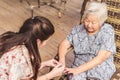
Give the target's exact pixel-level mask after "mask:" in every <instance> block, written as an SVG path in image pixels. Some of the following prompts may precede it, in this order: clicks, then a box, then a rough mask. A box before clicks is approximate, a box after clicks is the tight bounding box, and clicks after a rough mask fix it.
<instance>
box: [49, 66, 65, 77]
mask: <svg viewBox="0 0 120 80" xmlns="http://www.w3.org/2000/svg"><path fill="white" fill-rule="evenodd" d="M64 70H65V66H64V65H62V64H58V65H57V66H55V67H54V68H53V69H52V71H51V72H50V73H51V74H52V75H53V76H55V77H56V76H61V75H62V74H63V72H64Z"/></svg>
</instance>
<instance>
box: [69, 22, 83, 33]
mask: <svg viewBox="0 0 120 80" xmlns="http://www.w3.org/2000/svg"><path fill="white" fill-rule="evenodd" d="M83 30H84V25H83V24H81V25H76V26H74V27H73V28H72V31H71V32H72V34H76V33H78V32H82V31H83Z"/></svg>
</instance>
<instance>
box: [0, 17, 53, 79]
mask: <svg viewBox="0 0 120 80" xmlns="http://www.w3.org/2000/svg"><path fill="white" fill-rule="evenodd" d="M53 33H54V26H53V24H52V23H51V22H50V20H48V19H47V18H45V17H41V16H35V17H34V18H33V19H32V18H29V19H27V20H26V21H25V22H24V23H23V25H22V27H21V28H20V30H19V32H17V33H15V32H10V31H9V32H6V33H3V34H2V35H0V57H1V56H2V55H3V54H4V53H5V52H8V51H9V50H10V49H11V48H12V47H14V46H18V45H25V46H26V48H27V49H28V51H29V56H30V60H31V64H32V68H33V77H32V78H33V79H34V80H36V79H37V74H38V69H39V67H40V63H41V58H40V54H39V50H38V46H37V39H40V40H41V42H43V41H44V40H47V39H48V38H49V37H50V36H51V35H52V34H53Z"/></svg>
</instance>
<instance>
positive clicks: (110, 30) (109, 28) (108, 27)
mask: <svg viewBox="0 0 120 80" xmlns="http://www.w3.org/2000/svg"><path fill="white" fill-rule="evenodd" d="M101 33H103V34H104V35H105V34H109V35H112V34H114V28H113V26H112V25H110V24H107V23H104V25H103V26H102V28H101Z"/></svg>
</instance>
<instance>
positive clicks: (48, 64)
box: [40, 59, 59, 69]
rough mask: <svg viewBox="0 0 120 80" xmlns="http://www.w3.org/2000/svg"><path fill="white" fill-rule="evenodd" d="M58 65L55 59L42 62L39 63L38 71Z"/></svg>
mask: <svg viewBox="0 0 120 80" xmlns="http://www.w3.org/2000/svg"><path fill="white" fill-rule="evenodd" d="M58 64H59V62H58V61H56V60H55V59H51V60H48V61H44V62H42V63H41V67H40V69H42V68H43V67H48V66H49V67H50V66H51V67H55V66H56V65H58Z"/></svg>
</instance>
